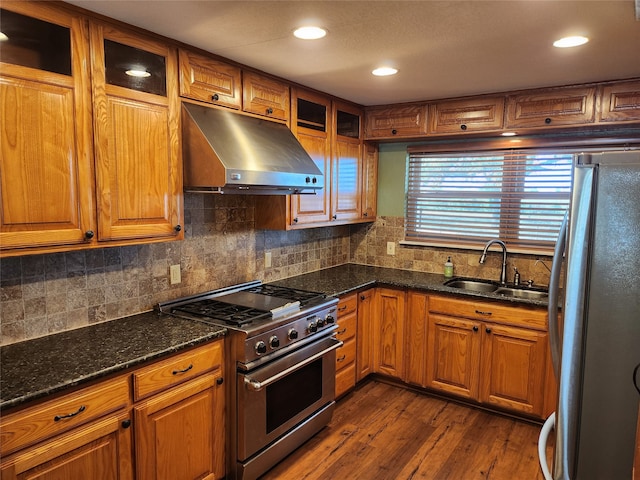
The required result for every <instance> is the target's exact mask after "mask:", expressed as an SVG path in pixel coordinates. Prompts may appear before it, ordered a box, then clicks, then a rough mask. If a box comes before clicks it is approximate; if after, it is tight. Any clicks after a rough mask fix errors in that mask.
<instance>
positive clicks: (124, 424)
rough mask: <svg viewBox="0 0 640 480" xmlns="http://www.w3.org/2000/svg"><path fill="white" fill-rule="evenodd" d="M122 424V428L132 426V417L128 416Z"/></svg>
mask: <svg viewBox="0 0 640 480" xmlns="http://www.w3.org/2000/svg"><path fill="white" fill-rule="evenodd" d="M120 425H122V428H129V427H130V426H131V419H129V418H127V419H126V420H123V421H122V423H121V424H120Z"/></svg>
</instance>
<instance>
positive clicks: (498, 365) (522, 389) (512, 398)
mask: <svg viewBox="0 0 640 480" xmlns="http://www.w3.org/2000/svg"><path fill="white" fill-rule="evenodd" d="M481 333H482V366H481V374H480V375H481V378H482V381H481V382H480V384H481V391H480V401H481V402H483V403H488V404H491V405H495V406H498V407H503V408H508V409H511V410H517V411H519V412H523V413H527V414H530V415H536V416H540V415H541V414H542V410H543V407H544V384H545V371H546V359H547V350H546V349H547V334H546V333H542V332H536V331H532V330H525V329H522V328H515V327H505V326H502V325H496V324H490V323H487V324H485V325H483V326H482V332H481Z"/></svg>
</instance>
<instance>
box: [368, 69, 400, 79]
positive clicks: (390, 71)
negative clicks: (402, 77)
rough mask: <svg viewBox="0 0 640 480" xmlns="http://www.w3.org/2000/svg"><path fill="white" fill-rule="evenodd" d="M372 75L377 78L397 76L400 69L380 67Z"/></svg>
mask: <svg viewBox="0 0 640 480" xmlns="http://www.w3.org/2000/svg"><path fill="white" fill-rule="evenodd" d="M371 73H373V74H374V75H375V76H376V77H386V76H388V75H395V74H396V73H398V69H397V68H393V67H380V68H376V69H375V70H373V71H372V72H371Z"/></svg>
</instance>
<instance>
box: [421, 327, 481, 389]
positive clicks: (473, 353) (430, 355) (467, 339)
mask: <svg viewBox="0 0 640 480" xmlns="http://www.w3.org/2000/svg"><path fill="white" fill-rule="evenodd" d="M480 326H481V324H480V322H475V321H473V320H463V319H459V318H455V317H445V316H442V315H437V314H430V315H429V331H428V334H427V335H428V338H427V345H428V347H427V365H428V368H427V382H426V383H427V386H428V387H431V388H435V389H438V390H442V391H444V392H448V393H452V394H455V395H458V396H461V397H465V398H469V399H473V400H475V399H477V398H478V380H479V373H480V332H479V330H480Z"/></svg>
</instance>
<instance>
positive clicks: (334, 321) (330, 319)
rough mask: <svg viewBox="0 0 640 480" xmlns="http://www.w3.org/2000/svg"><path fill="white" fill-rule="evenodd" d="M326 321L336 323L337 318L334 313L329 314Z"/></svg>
mask: <svg viewBox="0 0 640 480" xmlns="http://www.w3.org/2000/svg"><path fill="white" fill-rule="evenodd" d="M324 323H326V324H327V325H331V324H333V323H336V319H335V318H333V315H327V318H325V319H324Z"/></svg>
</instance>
